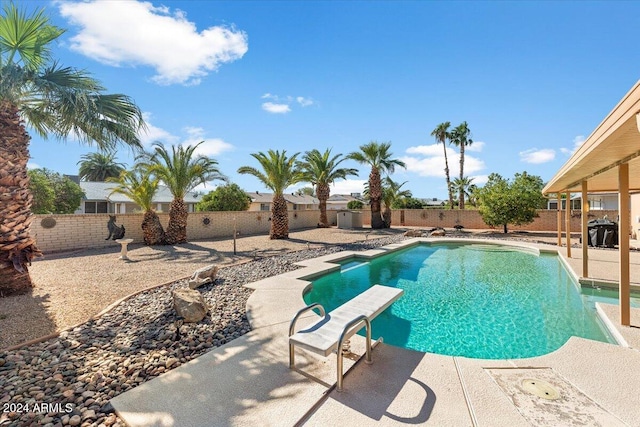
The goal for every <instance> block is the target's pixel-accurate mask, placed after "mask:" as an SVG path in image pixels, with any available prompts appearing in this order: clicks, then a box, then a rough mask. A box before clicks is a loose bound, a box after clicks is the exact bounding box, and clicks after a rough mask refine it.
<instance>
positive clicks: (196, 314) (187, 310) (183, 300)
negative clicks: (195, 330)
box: [173, 289, 209, 323]
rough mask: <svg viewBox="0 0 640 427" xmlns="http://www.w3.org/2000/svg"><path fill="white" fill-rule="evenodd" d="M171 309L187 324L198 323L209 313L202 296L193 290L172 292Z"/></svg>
mask: <svg viewBox="0 0 640 427" xmlns="http://www.w3.org/2000/svg"><path fill="white" fill-rule="evenodd" d="M173 308H174V309H175V310H176V313H177V314H178V316H180V317H182V318H183V319H184V321H185V322H187V323H195V322H199V321H201V320H202V319H204V316H206V315H207V313H208V312H209V307H207V303H206V302H205V301H204V298H203V297H202V294H201V293H200V292H198V291H196V290H194V289H176V290H175V291H173Z"/></svg>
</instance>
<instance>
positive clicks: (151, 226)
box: [108, 165, 165, 245]
mask: <svg viewBox="0 0 640 427" xmlns="http://www.w3.org/2000/svg"><path fill="white" fill-rule="evenodd" d="M108 181H110V182H115V183H117V184H118V186H117V187H115V188H114V189H113V191H112V192H111V193H112V194H113V193H118V194H122V195H124V196H127V197H128V198H130V199H131V200H132V201H133V202H134V203H136V204H137V205H138V206H140V207H141V208H142V209H144V218H143V220H142V235H143V238H144V243H145V244H146V245H163V244H164V243H165V236H164V228H163V227H162V223H161V222H160V218H159V217H158V214H157V213H156V211H155V210H153V198H154V196H155V194H156V193H157V192H158V184H159V180H158V178H155V177H153V176H150V175H149V174H148V173H147V172H146V171H144V168H143V167H142V166H140V165H136V166H135V167H134V170H133V171H131V172H129V171H122V173H121V174H120V176H119V177H118V179H115V178H109V179H108Z"/></svg>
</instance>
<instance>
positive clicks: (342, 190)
mask: <svg viewBox="0 0 640 427" xmlns="http://www.w3.org/2000/svg"><path fill="white" fill-rule="evenodd" d="M366 182H367V180H366V179H341V180H339V181H336V182H334V183H333V185H332V186H331V194H351V193H360V194H362V193H363V192H364V185H365V183H366Z"/></svg>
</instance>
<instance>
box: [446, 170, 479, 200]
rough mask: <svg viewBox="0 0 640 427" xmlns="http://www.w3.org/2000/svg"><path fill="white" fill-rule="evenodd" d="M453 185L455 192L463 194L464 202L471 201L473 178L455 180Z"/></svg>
mask: <svg viewBox="0 0 640 427" xmlns="http://www.w3.org/2000/svg"><path fill="white" fill-rule="evenodd" d="M451 185H452V187H453V191H455V192H457V193H458V194H462V197H463V200H464V199H466V200H471V186H472V185H473V178H469V177H468V176H465V177H464V178H455V179H454V180H453V182H452V183H451ZM474 206H475V205H474Z"/></svg>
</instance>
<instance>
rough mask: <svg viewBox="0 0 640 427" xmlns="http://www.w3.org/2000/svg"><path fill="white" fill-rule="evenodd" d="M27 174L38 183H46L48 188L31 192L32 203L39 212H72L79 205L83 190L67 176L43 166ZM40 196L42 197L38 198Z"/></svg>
mask: <svg viewBox="0 0 640 427" xmlns="http://www.w3.org/2000/svg"><path fill="white" fill-rule="evenodd" d="M29 176H30V177H31V176H33V177H35V179H36V182H38V183H39V185H46V186H47V187H48V188H49V190H50V192H48V191H46V190H45V191H44V192H43V191H42V190H41V189H38V193H33V197H34V201H33V203H34V205H35V206H38V207H39V210H41V212H39V213H53V214H72V213H74V212H75V211H76V210H77V209H78V208H79V207H80V203H81V202H82V198H83V197H84V192H83V191H82V188H80V186H79V185H78V184H76V183H75V182H73V181H72V180H71V179H69V178H68V177H66V176H64V175H61V174H59V173H57V172H54V171H52V170H49V169H45V168H42V169H33V170H30V171H29ZM30 187H31V184H30ZM51 195H52V196H53V197H51ZM40 196H44V198H43V199H40Z"/></svg>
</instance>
